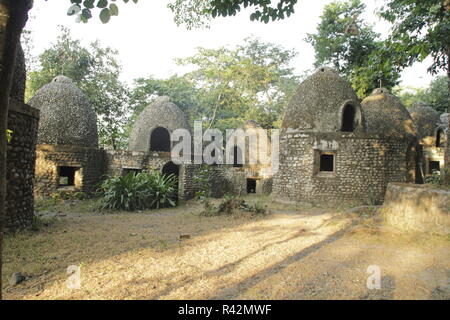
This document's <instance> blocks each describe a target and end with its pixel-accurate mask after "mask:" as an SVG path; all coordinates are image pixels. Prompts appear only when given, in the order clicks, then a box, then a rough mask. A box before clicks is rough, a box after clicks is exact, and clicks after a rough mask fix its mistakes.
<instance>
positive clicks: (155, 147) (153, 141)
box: [150, 127, 170, 152]
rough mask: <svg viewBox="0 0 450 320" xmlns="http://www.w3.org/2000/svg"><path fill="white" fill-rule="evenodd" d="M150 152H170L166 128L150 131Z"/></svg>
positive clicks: (168, 134)
mask: <svg viewBox="0 0 450 320" xmlns="http://www.w3.org/2000/svg"><path fill="white" fill-rule="evenodd" d="M150 151H161V152H170V133H169V131H168V130H167V129H166V128H163V127H158V128H156V129H154V130H153V131H152V134H151V136H150Z"/></svg>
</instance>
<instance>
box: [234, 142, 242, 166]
mask: <svg viewBox="0 0 450 320" xmlns="http://www.w3.org/2000/svg"><path fill="white" fill-rule="evenodd" d="M243 163H244V162H243V161H242V151H241V149H240V148H239V147H234V149H233V167H235V168H242V167H243Z"/></svg>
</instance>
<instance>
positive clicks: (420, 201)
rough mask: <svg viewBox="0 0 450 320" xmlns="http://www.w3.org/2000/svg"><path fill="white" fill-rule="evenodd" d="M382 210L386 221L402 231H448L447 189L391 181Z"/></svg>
mask: <svg viewBox="0 0 450 320" xmlns="http://www.w3.org/2000/svg"><path fill="white" fill-rule="evenodd" d="M382 211H383V215H384V219H385V222H386V223H387V224H388V225H391V226H393V227H396V228H398V229H400V230H402V231H419V232H428V233H434V234H440V235H448V234H450V190H441V189H436V188H432V187H430V186H427V185H414V184H406V183H390V184H389V185H388V188H387V192H386V199H385V202H384V207H383V209H382Z"/></svg>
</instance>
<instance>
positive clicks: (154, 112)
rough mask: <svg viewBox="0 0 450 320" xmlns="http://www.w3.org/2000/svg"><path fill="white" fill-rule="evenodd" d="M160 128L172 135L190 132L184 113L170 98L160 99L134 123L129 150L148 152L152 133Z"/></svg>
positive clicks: (146, 109)
mask: <svg viewBox="0 0 450 320" xmlns="http://www.w3.org/2000/svg"><path fill="white" fill-rule="evenodd" d="M158 127H162V128H165V129H167V130H168V131H169V132H170V133H172V132H173V131H175V130H176V129H187V130H190V128H189V123H188V120H187V117H186V115H185V114H184V112H183V111H181V109H180V108H178V106H177V105H175V104H174V103H172V102H170V98H169V97H166V96H164V97H159V98H158V99H156V100H155V101H154V102H153V103H152V104H151V105H149V106H148V107H146V108H145V109H144V111H142V113H141V114H140V115H139V117H138V119H137V120H136V122H135V123H134V126H133V129H132V131H131V135H130V142H129V147H128V148H129V150H131V151H148V150H149V148H150V135H151V132H152V131H153V130H154V129H156V128H158Z"/></svg>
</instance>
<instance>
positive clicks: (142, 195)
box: [98, 170, 177, 211]
mask: <svg viewBox="0 0 450 320" xmlns="http://www.w3.org/2000/svg"><path fill="white" fill-rule="evenodd" d="M176 190H177V178H176V177H175V176H174V175H163V174H161V173H160V172H159V171H157V170H154V171H152V172H150V173H147V172H140V173H137V174H136V173H132V172H130V173H128V174H127V175H125V176H122V177H114V178H108V179H106V180H105V181H103V183H102V184H101V185H100V188H99V190H98V191H99V194H100V196H101V201H100V209H106V210H127V211H134V210H145V209H154V208H157V209H159V208H163V207H169V206H172V207H174V206H175V205H176V200H175V199H176Z"/></svg>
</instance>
